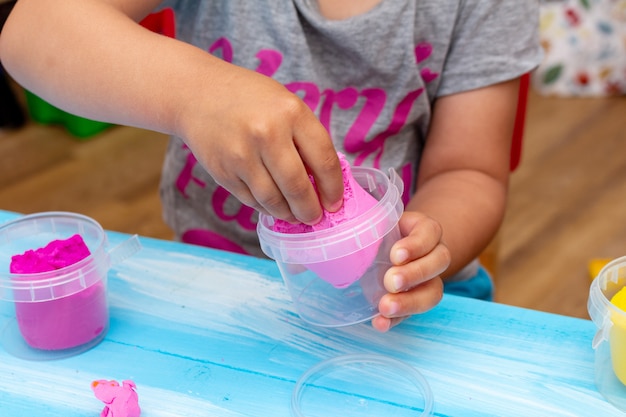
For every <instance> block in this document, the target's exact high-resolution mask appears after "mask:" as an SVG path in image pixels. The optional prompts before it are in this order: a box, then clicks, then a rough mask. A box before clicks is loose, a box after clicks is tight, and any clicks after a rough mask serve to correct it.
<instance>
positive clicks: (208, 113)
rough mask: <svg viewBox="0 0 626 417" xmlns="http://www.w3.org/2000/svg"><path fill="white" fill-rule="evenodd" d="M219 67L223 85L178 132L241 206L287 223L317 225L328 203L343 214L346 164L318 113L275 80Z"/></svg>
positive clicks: (191, 109)
mask: <svg viewBox="0 0 626 417" xmlns="http://www.w3.org/2000/svg"><path fill="white" fill-rule="evenodd" d="M214 64H215V66H216V67H218V68H220V67H222V66H223V67H224V68H223V70H222V73H223V80H222V81H221V82H220V83H219V84H211V85H210V86H209V87H207V90H209V91H210V90H212V91H210V94H209V93H206V94H205V96H206V97H203V96H200V97H198V98H196V99H194V100H191V101H192V103H193V106H188V107H187V108H186V111H185V113H184V114H182V115H181V117H183V118H184V120H183V122H182V125H183V129H181V131H180V132H181V134H182V135H183V137H184V138H185V140H186V142H187V144H188V145H189V146H190V148H191V149H192V151H193V153H194V155H195V156H196V158H197V159H198V161H199V162H200V163H201V164H202V165H203V166H204V168H205V169H206V170H207V171H208V172H209V173H210V174H211V176H212V177H213V178H214V179H215V180H216V181H217V183H218V184H220V185H221V186H222V187H224V188H226V189H227V190H228V191H230V192H231V193H232V194H233V195H234V196H235V197H237V198H238V199H239V200H240V201H241V202H242V203H244V204H246V205H248V206H250V207H252V208H254V209H256V210H258V211H260V212H263V213H265V214H268V215H271V216H273V217H276V218H279V219H281V220H286V221H289V222H296V221H299V222H303V223H307V224H315V223H317V222H318V221H319V220H320V219H321V216H322V205H323V206H324V208H326V209H327V210H329V211H333V212H334V211H337V210H338V209H339V208H340V207H341V204H342V197H343V178H342V175H341V167H340V165H339V160H338V158H337V152H336V150H335V149H334V146H333V143H332V141H331V140H330V137H329V135H328V132H327V131H326V129H325V128H324V126H323V125H322V124H321V123H320V122H319V120H318V119H317V118H316V117H315V115H314V114H313V112H312V111H311V110H310V109H309V108H308V107H307V105H306V104H305V103H304V102H303V101H302V100H301V99H300V98H298V97H297V96H296V95H294V94H293V93H291V92H289V91H288V90H287V89H286V88H285V87H284V86H282V85H281V84H279V83H278V82H276V81H274V80H272V79H271V78H268V77H265V76H263V75H260V74H257V73H255V72H252V71H248V70H245V69H243V68H238V67H235V66H233V65H228V64H224V63H221V62H214ZM224 74H228V76H224ZM199 91H203V90H202V89H199ZM203 93H204V91H203ZM216 97H219V98H220V99H219V100H216ZM183 110H184V109H183ZM309 174H311V175H313V177H314V178H315V184H316V186H317V192H316V190H315V189H314V188H313V186H312V184H311V181H310V180H309V176H308V175H309Z"/></svg>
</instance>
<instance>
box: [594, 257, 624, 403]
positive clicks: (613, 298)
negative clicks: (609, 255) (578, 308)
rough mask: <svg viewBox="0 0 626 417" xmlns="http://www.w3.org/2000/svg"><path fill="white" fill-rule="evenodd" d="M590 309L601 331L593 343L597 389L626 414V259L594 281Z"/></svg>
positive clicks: (607, 267)
mask: <svg viewBox="0 0 626 417" xmlns="http://www.w3.org/2000/svg"><path fill="white" fill-rule="evenodd" d="M587 309H588V311H589V315H590V317H591V319H592V320H593V322H594V323H595V324H596V326H597V327H598V331H597V333H596V335H595V337H594V339H593V348H594V349H595V382H596V386H597V388H598V391H600V393H601V394H602V395H603V396H604V397H605V398H606V399H607V400H608V401H609V402H610V403H612V404H613V405H615V406H616V407H617V408H619V409H620V410H622V411H626V256H625V257H622V258H618V259H615V260H613V261H611V262H609V263H608V264H607V265H606V266H605V267H604V268H602V270H601V271H600V273H599V274H598V276H597V277H596V278H595V279H594V280H593V282H592V283H591V288H590V290H589V301H588V303H587Z"/></svg>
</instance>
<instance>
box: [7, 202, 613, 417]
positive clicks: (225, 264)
mask: <svg viewBox="0 0 626 417" xmlns="http://www.w3.org/2000/svg"><path fill="white" fill-rule="evenodd" d="M15 216H16V215H15V214H13V213H9V212H4V211H0V223H2V222H4V221H7V220H9V219H11V218H13V217H15ZM108 237H109V242H110V247H113V246H114V245H115V244H117V243H119V242H122V241H124V240H126V239H128V235H124V234H119V233H112V232H108ZM140 241H141V243H142V246H143V247H142V249H141V250H140V251H139V252H138V253H136V254H135V255H133V256H132V257H131V258H129V259H127V260H125V261H124V262H122V263H120V264H118V265H116V266H115V267H114V268H113V269H112V270H111V271H110V273H109V286H108V294H109V303H110V313H111V324H110V329H109V332H108V334H107V336H106V338H105V339H104V340H103V341H102V342H101V343H100V344H99V345H97V346H96V347H94V348H93V349H91V350H89V351H87V352H84V353H82V354H80V355H76V356H73V357H70V358H66V359H60V360H54V361H29V360H23V359H19V358H16V357H14V356H11V355H9V354H8V353H6V352H5V351H4V350H0V416H3V417H18V416H48V417H54V416H63V417H74V416H76V417H78V416H80V417H84V416H96V415H98V414H99V413H100V410H101V409H102V407H103V404H102V403H101V402H100V401H99V400H97V399H96V398H95V397H94V396H93V393H92V392H91V388H90V384H91V381H93V380H96V379H115V380H118V381H121V380H124V379H132V380H134V381H135V383H136V384H137V391H138V394H139V401H140V405H141V408H142V417H153V416H178V417H181V416H196V417H197V416H229V417H230V416H261V417H265V416H267V417H282V416H289V415H290V401H291V395H292V392H293V389H294V386H295V385H296V381H297V380H298V379H299V377H300V376H302V375H303V373H305V372H306V371H307V370H308V369H309V368H311V367H312V366H314V365H316V364H318V363H320V362H321V361H323V360H325V359H330V358H334V357H338V356H340V355H345V354H376V355H382V356H384V357H387V358H393V359H397V360H400V361H402V362H404V363H405V364H406V366H407V370H408V369H411V368H409V367H412V368H413V369H416V370H418V371H419V372H421V374H422V375H423V376H424V377H425V379H426V380H427V382H428V384H429V386H430V388H431V390H432V394H433V397H434V415H436V416H455V417H472V416H480V417H486V416H523V417H528V416H550V417H556V416H569V417H571V416H581V417H582V416H584V417H589V416H619V415H622V414H621V413H620V412H619V411H617V410H616V409H615V408H614V407H613V406H612V405H610V404H609V403H607V402H606V401H605V400H604V399H603V398H602V396H601V395H600V394H599V393H598V391H597V389H596V387H595V385H594V352H593V349H592V347H591V341H592V339H593V336H594V334H595V331H596V329H595V326H594V325H593V324H592V323H591V322H590V321H588V320H583V319H578V318H572V317H566V316H560V315H554V314H549V313H543V312H538V311H532V310H526V309H521V308H518V307H511V306H506V305H503V304H498V303H488V302H483V301H477V300H472V299H465V298H459V297H454V296H449V295H446V296H445V297H444V299H443V301H442V302H441V303H440V305H438V306H437V307H436V308H434V309H433V310H431V311H430V312H428V313H425V314H422V315H419V316H414V317H412V318H411V319H410V320H407V321H405V322H404V323H403V324H401V325H400V326H398V327H397V328H395V329H393V330H392V331H391V332H389V333H387V334H379V333H377V332H375V331H374V330H373V329H372V328H371V327H370V325H369V324H360V325H355V326H350V327H345V328H338V329H323V328H316V327H311V326H309V325H307V324H305V323H303V322H302V321H301V320H300V319H299V318H298V316H297V315H296V313H295V311H294V308H293V304H292V301H291V299H290V298H289V295H288V293H287V291H286V289H285V287H284V285H283V283H282V281H281V279H280V275H279V272H278V269H277V267H276V266H275V264H274V263H273V262H271V261H266V260H261V259H256V258H251V257H245V256H240V255H236V254H230V253H224V252H219V251H214V250H210V249H206V248H201V247H197V246H190V245H185V244H180V243H176V242H170V241H164V240H156V239H151V238H144V237H140ZM372 377H373V378H377V377H378V376H376V375H374V376H372ZM381 377H382V376H381ZM363 382H367V380H361V381H354V384H347V385H346V386H345V387H343V390H342V392H340V393H338V394H337V393H336V394H337V395H335V396H334V397H333V398H340V399H342V398H344V397H345V401H339V402H331V401H326V400H323V399H322V397H320V400H319V401H316V399H315V398H313V399H312V404H309V405H308V406H309V407H311V408H314V409H315V410H313V411H315V413H314V414H311V415H319V416H349V415H380V414H374V413H372V412H369V413H368V410H375V409H376V407H377V406H378V404H377V401H378V400H379V398H376V394H375V395H374V396H373V397H370V398H369V399H368V401H369V404H368V402H367V401H360V402H358V403H357V404H356V405H355V402H354V401H353V396H352V395H351V394H350V393H351V392H352V390H353V388H354V389H356V387H357V386H358V385H367V383H366V384H362V383H363ZM387 388H388V390H389V391H390V392H392V393H393V392H396V393H398V394H399V397H403V396H402V395H401V394H402V393H403V392H405V390H407V389H409V388H407V383H406V382H403V381H402V380H398V383H397V385H394V384H392V383H390V384H389V386H388V387H387ZM384 395H386V394H385V393H383V392H381V393H380V398H383V396H384ZM400 401H402V400H400ZM370 406H371V407H370ZM410 406H411V405H408V407H409V408H410ZM355 408H356V410H355ZM401 408H403V407H402V404H401V407H400V408H399V409H401ZM405 409H406V407H405ZM405 411H406V410H405ZM410 411H412V413H411V414H407V415H419V414H418V412H417V410H410ZM397 415H403V414H400V413H397Z"/></svg>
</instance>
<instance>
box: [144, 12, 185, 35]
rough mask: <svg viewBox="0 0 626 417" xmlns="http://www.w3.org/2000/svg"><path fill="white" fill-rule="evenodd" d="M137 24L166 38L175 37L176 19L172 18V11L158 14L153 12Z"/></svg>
mask: <svg viewBox="0 0 626 417" xmlns="http://www.w3.org/2000/svg"><path fill="white" fill-rule="evenodd" d="M139 24H140V25H141V26H143V27H145V28H146V29H149V30H151V31H152V32H156V33H159V34H161V35H165V36H168V37H170V38H175V37H176V19H175V16H174V10H172V9H169V8H168V9H163V10H161V11H159V12H154V13H152V14H150V15H148V16H146V18H145V19H143V20H142V21H141V22H139Z"/></svg>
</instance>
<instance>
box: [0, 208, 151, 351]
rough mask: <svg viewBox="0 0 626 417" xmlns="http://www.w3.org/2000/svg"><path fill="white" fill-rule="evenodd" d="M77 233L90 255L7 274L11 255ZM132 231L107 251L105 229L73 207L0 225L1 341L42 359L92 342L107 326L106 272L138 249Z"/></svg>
mask: <svg viewBox="0 0 626 417" xmlns="http://www.w3.org/2000/svg"><path fill="white" fill-rule="evenodd" d="M75 234H79V235H80V236H81V237H82V238H83V241H84V242H85V244H86V245H87V247H88V248H89V252H90V255H89V256H87V257H86V258H84V259H82V260H81V261H79V262H76V263H74V264H73V265H69V266H66V267H64V268H61V269H58V270H55V271H49V272H41V273H33V274H12V273H10V272H9V271H10V269H9V266H10V264H11V258H12V256H14V255H18V254H22V253H24V252H26V251H27V250H34V249H39V248H42V247H44V246H46V245H47V244H48V243H50V242H52V241H54V240H60V239H68V238H69V237H71V236H73V235H75ZM139 248H140V244H139V241H138V239H137V237H136V236H134V237H132V238H130V239H129V240H127V241H126V242H123V243H122V244H120V245H118V246H117V247H116V248H115V249H114V250H112V251H111V252H107V250H106V249H107V238H106V234H105V233H104V230H103V229H102V227H101V226H100V224H98V223H97V222H96V221H95V220H93V219H91V218H89V217H86V216H83V215H80V214H75V213H66V212H48V213H39V214H33V215H28V216H24V217H20V218H18V219H16V220H13V221H10V222H8V223H5V224H3V225H1V226H0V344H1V345H2V347H3V348H4V349H5V350H6V351H7V352H8V353H10V354H13V355H14V356H18V357H21V358H24V359H32V360H47V359H57V358H62V357H67V356H71V355H75V354H78V353H81V352H83V351H85V350H87V349H90V348H92V347H93V346H95V345H97V344H98V343H99V342H100V341H101V340H102V339H103V338H104V336H105V335H106V333H107V330H108V327H109V310H108V303H107V273H108V271H109V268H110V267H111V265H112V264H113V263H116V262H119V261H121V260H123V259H125V258H126V257H127V256H130V255H132V254H133V253H135V252H136V251H137V250H139Z"/></svg>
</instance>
